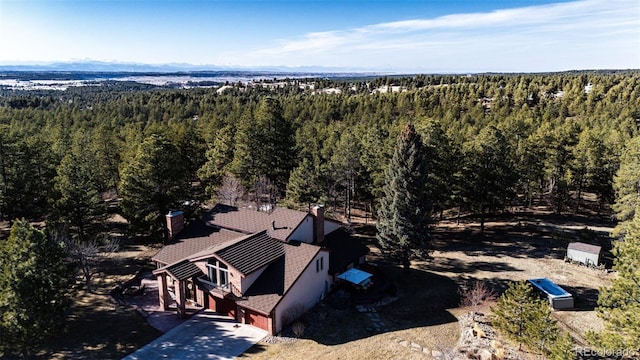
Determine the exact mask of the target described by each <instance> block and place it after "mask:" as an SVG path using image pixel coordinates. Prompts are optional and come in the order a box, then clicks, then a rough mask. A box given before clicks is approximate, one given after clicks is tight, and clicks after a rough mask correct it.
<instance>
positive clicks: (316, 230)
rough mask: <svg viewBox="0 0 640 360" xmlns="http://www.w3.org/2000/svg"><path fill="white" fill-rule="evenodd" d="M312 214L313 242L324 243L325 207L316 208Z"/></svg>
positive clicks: (318, 206) (312, 210)
mask: <svg viewBox="0 0 640 360" xmlns="http://www.w3.org/2000/svg"><path fill="white" fill-rule="evenodd" d="M311 214H312V215H313V242H314V243H316V244H317V243H321V242H323V241H324V206H323V205H317V206H314V207H313V209H311Z"/></svg>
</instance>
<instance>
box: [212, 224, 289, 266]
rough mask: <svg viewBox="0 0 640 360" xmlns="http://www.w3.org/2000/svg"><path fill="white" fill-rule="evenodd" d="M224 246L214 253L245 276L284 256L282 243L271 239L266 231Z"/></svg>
mask: <svg viewBox="0 0 640 360" xmlns="http://www.w3.org/2000/svg"><path fill="white" fill-rule="evenodd" d="M225 245H226V244H225ZM225 245H223V246H224V247H223V248H222V249H220V250H217V251H216V255H218V256H219V257H220V258H221V259H222V260H223V261H224V262H226V263H228V264H229V265H231V266H233V267H234V268H236V269H238V271H240V272H241V273H242V274H245V275H247V274H250V273H252V272H254V271H256V270H258V269H260V268H261V267H263V266H265V265H267V264H269V263H271V262H273V261H274V260H276V259H278V258H279V257H281V256H282V255H284V248H283V247H284V243H283V242H282V241H279V240H276V239H273V238H271V237H270V236H269V235H267V232H266V231H262V232H259V233H256V234H253V235H251V236H249V237H246V238H245V239H243V240H242V241H238V242H234V243H233V244H230V245H228V246H225Z"/></svg>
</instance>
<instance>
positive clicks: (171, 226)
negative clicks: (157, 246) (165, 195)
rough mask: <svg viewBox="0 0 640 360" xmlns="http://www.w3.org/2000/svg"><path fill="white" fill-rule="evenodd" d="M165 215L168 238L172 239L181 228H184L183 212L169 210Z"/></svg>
mask: <svg viewBox="0 0 640 360" xmlns="http://www.w3.org/2000/svg"><path fill="white" fill-rule="evenodd" d="M166 217H167V230H168V232H169V240H173V238H174V237H176V235H178V233H179V232H180V231H182V229H184V212H182V211H169V213H168V214H167V216H166Z"/></svg>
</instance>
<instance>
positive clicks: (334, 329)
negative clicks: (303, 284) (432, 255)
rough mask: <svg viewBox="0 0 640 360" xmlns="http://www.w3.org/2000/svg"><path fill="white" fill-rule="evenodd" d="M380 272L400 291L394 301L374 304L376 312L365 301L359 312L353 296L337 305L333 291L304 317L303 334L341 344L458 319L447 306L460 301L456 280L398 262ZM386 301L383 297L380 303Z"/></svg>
mask: <svg viewBox="0 0 640 360" xmlns="http://www.w3.org/2000/svg"><path fill="white" fill-rule="evenodd" d="M381 273H382V274H383V275H384V276H385V277H386V279H387V280H389V281H390V282H391V283H392V284H393V285H395V287H396V288H397V295H396V296H395V297H392V298H391V299H395V301H393V302H390V303H388V304H386V305H378V306H375V309H376V310H375V311H373V312H370V309H371V308H372V306H371V305H363V306H364V308H365V309H366V310H365V311H364V312H360V311H358V310H357V308H356V306H355V304H354V302H353V301H352V300H351V299H349V300H347V301H346V303H345V306H337V305H335V304H334V302H333V301H332V300H331V299H330V298H329V297H331V296H337V294H336V292H334V293H332V294H329V295H328V298H327V299H326V301H324V302H323V303H321V304H319V305H318V306H316V307H315V308H314V309H312V310H311V311H310V312H308V313H307V314H305V315H304V316H303V317H302V319H301V320H302V321H303V322H304V323H305V324H307V327H306V331H305V334H304V336H303V337H304V338H306V339H310V340H313V341H315V342H318V343H321V344H324V345H338V344H344V343H347V342H351V341H355V340H359V339H364V338H367V337H370V336H373V335H377V334H380V333H385V332H392V331H398V330H404V329H411V328H418V327H425V326H435V325H442V324H448V323H453V322H457V321H458V320H457V318H456V317H455V316H454V315H453V314H451V313H450V312H449V310H448V309H451V308H455V307H457V305H458V303H459V302H460V298H459V295H458V284H457V283H456V282H455V281H453V280H451V279H449V278H447V277H444V276H440V275H437V274H434V273H431V272H428V271H424V270H421V269H410V270H409V271H404V270H403V269H401V268H399V267H395V266H384V267H382V268H381ZM386 299H390V298H386ZM385 302H386V301H385V299H383V300H382V301H381V302H380V303H385ZM361 309H362V308H361ZM378 319H379V320H378ZM285 332H286V330H285Z"/></svg>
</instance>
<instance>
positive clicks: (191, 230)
mask: <svg viewBox="0 0 640 360" xmlns="http://www.w3.org/2000/svg"><path fill="white" fill-rule="evenodd" d="M241 236H242V234H239V233H237V232H233V231H229V230H224V229H216V228H213V227H210V226H206V225H205V223H204V222H203V221H194V222H193V223H191V224H189V226H187V227H186V228H185V229H184V230H183V231H182V232H180V233H179V234H178V236H177V237H176V238H175V239H174V240H173V241H172V242H171V243H170V244H168V245H166V246H165V247H163V248H162V249H160V251H158V253H157V254H156V255H155V256H154V257H153V259H152V260H154V261H158V262H160V263H163V264H173V263H175V262H178V261H180V260H183V259H185V258H187V257H189V256H191V255H193V254H195V253H197V252H200V251H202V250H204V249H207V248H210V247H212V246H216V245H220V244H223V243H226V242H228V241H231V240H233V239H237V238H238V237H241Z"/></svg>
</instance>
